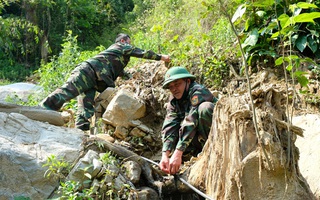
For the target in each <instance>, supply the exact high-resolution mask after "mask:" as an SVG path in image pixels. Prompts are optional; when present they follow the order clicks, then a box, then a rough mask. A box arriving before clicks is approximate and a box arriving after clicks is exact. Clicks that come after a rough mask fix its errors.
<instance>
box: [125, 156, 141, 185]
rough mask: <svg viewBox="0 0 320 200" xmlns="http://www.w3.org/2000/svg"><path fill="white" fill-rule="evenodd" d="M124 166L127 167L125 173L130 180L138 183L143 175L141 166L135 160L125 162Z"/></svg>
mask: <svg viewBox="0 0 320 200" xmlns="http://www.w3.org/2000/svg"><path fill="white" fill-rule="evenodd" d="M123 167H124V168H125V169H126V171H125V173H126V175H127V177H128V178H129V180H130V181H131V182H132V183H133V184H136V183H138V182H139V180H140V175H141V167H140V165H139V164H138V163H136V162H135V161H127V162H125V163H124V164H123Z"/></svg>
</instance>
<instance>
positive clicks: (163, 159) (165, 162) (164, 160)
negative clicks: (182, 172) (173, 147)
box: [159, 151, 170, 174]
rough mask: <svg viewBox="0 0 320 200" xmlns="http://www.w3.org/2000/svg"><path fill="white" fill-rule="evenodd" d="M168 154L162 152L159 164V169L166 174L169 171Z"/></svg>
mask: <svg viewBox="0 0 320 200" xmlns="http://www.w3.org/2000/svg"><path fill="white" fill-rule="evenodd" d="M169 154H170V152H169V151H167V152H162V157H161V161H160V163H159V167H160V169H161V170H162V171H163V172H164V173H166V174H169V173H170V171H169V161H170V159H169Z"/></svg>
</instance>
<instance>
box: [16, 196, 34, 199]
mask: <svg viewBox="0 0 320 200" xmlns="http://www.w3.org/2000/svg"><path fill="white" fill-rule="evenodd" d="M13 199H14V200H31V199H30V197H24V196H16V197H14V198H13Z"/></svg>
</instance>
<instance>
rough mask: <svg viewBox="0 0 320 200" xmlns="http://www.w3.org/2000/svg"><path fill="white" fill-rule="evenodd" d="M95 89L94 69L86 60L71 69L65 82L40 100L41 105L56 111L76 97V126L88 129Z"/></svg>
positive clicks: (92, 110) (92, 111)
mask: <svg viewBox="0 0 320 200" xmlns="http://www.w3.org/2000/svg"><path fill="white" fill-rule="evenodd" d="M96 91H97V81H96V74H95V71H94V70H93V69H92V67H91V66H90V65H89V64H88V63H87V62H83V63H81V64H80V65H78V66H77V67H76V68H75V69H74V70H73V71H72V73H71V75H70V77H69V79H68V80H67V81H66V83H65V84H63V85H62V86H61V87H60V88H57V89H56V90H55V91H54V92H52V93H51V94H50V95H48V96H47V97H46V98H45V99H44V100H43V101H42V102H41V106H43V107H45V108H47V109H50V110H56V111H58V110H60V108H61V107H62V106H63V104H64V103H66V102H68V101H70V100H71V99H73V98H75V97H78V98H77V100H78V110H77V115H76V127H77V128H79V129H82V130H89V128H90V123H89V119H90V118H91V117H92V116H93V115H94V104H95V103H94V98H95V94H96Z"/></svg>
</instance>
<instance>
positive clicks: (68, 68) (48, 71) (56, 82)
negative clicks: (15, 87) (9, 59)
mask: <svg viewBox="0 0 320 200" xmlns="http://www.w3.org/2000/svg"><path fill="white" fill-rule="evenodd" d="M62 47H63V49H62V52H61V53H60V55H59V56H58V57H53V58H52V60H51V62H49V63H47V64H42V65H41V67H40V68H39V70H38V71H37V74H38V76H39V77H40V80H39V84H40V85H41V86H42V87H43V88H44V91H45V95H47V94H48V93H50V92H52V91H53V90H55V89H56V88H58V87H60V86H62V84H63V83H64V82H65V81H66V80H67V79H68V78H69V76H70V74H71V72H72V70H73V69H74V68H75V67H76V66H77V65H78V64H80V63H81V62H83V61H85V60H86V59H88V58H90V57H92V56H94V55H96V54H97V53H99V52H100V51H101V50H102V49H103V48H104V47H103V46H99V47H97V49H96V50H95V51H80V48H79V46H78V44H77V36H72V32H71V31H68V37H67V38H66V39H65V41H64V43H63V44H62Z"/></svg>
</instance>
